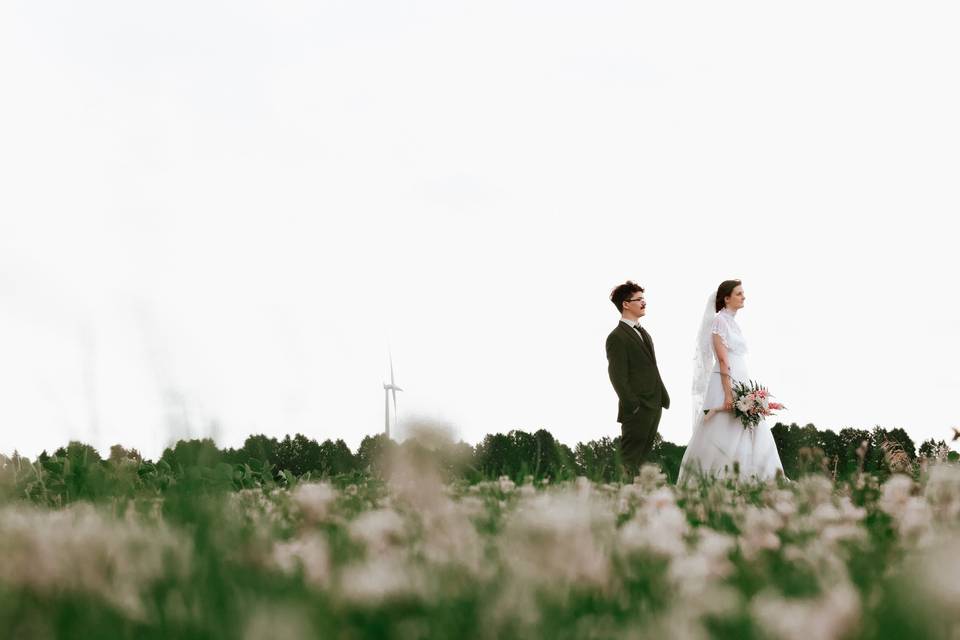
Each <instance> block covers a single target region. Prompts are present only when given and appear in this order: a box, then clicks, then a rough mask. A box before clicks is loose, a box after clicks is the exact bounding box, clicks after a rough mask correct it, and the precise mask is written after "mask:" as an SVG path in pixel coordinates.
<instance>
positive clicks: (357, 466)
mask: <svg viewBox="0 0 960 640" xmlns="http://www.w3.org/2000/svg"><path fill="white" fill-rule="evenodd" d="M772 432H773V436H774V439H775V441H776V444H777V448H778V450H779V452H780V459H781V461H782V463H783V466H784V471H785V473H786V475H787V476H788V477H791V478H795V477H798V476H800V475H802V474H804V473H811V472H816V473H823V474H826V475H828V476H830V477H832V478H833V479H835V480H842V479H846V478H849V477H850V476H851V475H853V474H856V473H858V472H867V473H875V474H880V475H885V474H888V473H890V472H893V471H902V472H910V471H911V470H912V469H914V468H915V467H916V466H917V465H918V464H919V462H920V461H921V460H923V459H931V458H940V459H945V458H948V457H950V458H952V459H956V457H957V453H956V452H952V451H951V450H950V448H949V446H948V445H947V443H946V441H945V440H934V439H928V440H926V441H924V442H923V443H921V444H920V446H919V447H917V446H916V445H915V443H914V442H913V440H912V439H911V438H910V436H909V435H908V434H907V433H906V431H904V430H903V429H901V428H893V429H885V428H882V427H879V426H877V427H875V428H873V429H872V430H866V429H857V428H852V427H850V428H844V429H841V430H840V431H839V432H834V431H832V430H829V429H827V430H823V431H821V430H819V429H817V428H816V427H815V426H814V425H812V424H807V425H805V426H803V427H801V426H798V425H797V424H790V425H785V424H782V423H777V424H775V425H774V426H773V428H772ZM685 449H686V448H685V447H683V446H680V445H676V444H674V443H672V442H668V441H666V440H663V439H662V438H661V437H660V436H659V435H658V436H657V438H656V441H655V443H654V447H653V450H652V452H651V455H650V459H649V462H652V463H655V464H658V465H660V467H661V468H662V470H663V471H664V473H666V475H667V476H668V477H669V478H670V479H671V480H672V481H675V480H676V477H677V473H678V471H679V468H680V461H681V459H682V458H683V453H684V451H685ZM398 452H399V453H403V454H405V455H406V456H407V458H408V459H412V460H414V461H416V460H422V461H423V462H424V463H426V462H428V461H429V463H430V464H431V465H433V467H434V468H436V469H438V470H439V471H440V472H442V473H443V474H444V475H445V476H446V478H447V479H451V480H453V479H460V480H464V481H468V482H476V481H480V480H485V479H495V478H498V477H500V476H508V477H510V478H512V479H514V480H515V481H522V480H523V479H525V478H527V477H529V476H532V477H533V478H535V479H537V480H542V479H550V480H554V481H560V480H567V479H571V478H575V477H577V476H586V477H588V478H590V479H591V480H594V481H603V482H611V481H615V480H623V479H624V478H623V477H622V466H621V461H620V453H619V437H616V438H609V437H602V438H599V439H597V440H590V441H588V442H579V443H577V444H576V445H575V446H574V447H570V446H568V445H566V444H564V443H562V442H560V441H558V440H557V439H556V438H554V436H553V435H552V434H551V433H550V432H549V431H547V430H546V429H538V430H537V431H534V432H532V433H531V432H527V431H523V430H520V429H514V430H511V431H509V432H507V433H495V434H490V435H487V436H486V437H484V438H483V440H481V441H480V442H479V443H478V444H477V445H475V446H471V445H470V444H468V443H466V442H462V441H461V442H454V441H452V440H450V439H445V438H439V439H438V438H430V439H426V440H424V439H419V438H416V437H414V438H410V439H407V440H404V441H403V442H400V443H397V442H395V441H393V440H390V439H388V438H387V437H386V436H385V435H383V434H378V435H368V436H366V437H364V438H363V440H362V441H361V442H360V445H359V447H358V448H357V450H356V451H351V449H350V448H349V447H348V446H347V445H346V443H345V442H344V441H343V440H342V439H337V440H332V439H327V440H325V441H323V442H318V441H317V440H315V439H313V438H310V437H308V436H305V435H303V434H299V433H298V434H296V435H294V436H292V437H291V436H289V435H287V436H285V437H284V438H281V439H278V438H275V437H270V436H266V435H263V434H259V435H252V436H249V437H248V438H247V439H246V440H245V441H244V443H243V445H242V446H241V447H239V448H223V449H221V448H219V447H218V446H217V444H216V443H215V442H214V441H213V440H212V439H209V438H205V439H190V440H180V441H178V442H176V443H175V444H174V445H173V446H171V447H168V448H167V449H165V450H164V451H163V454H162V455H161V457H160V459H159V460H158V461H157V462H156V463H153V462H152V461H149V460H144V459H143V458H142V456H140V454H139V453H138V452H137V451H136V450H132V449H131V450H128V449H125V448H124V447H122V446H121V445H114V446H113V447H111V449H110V454H109V457H108V458H107V459H106V460H102V459H101V457H100V454H99V452H97V451H96V449H94V448H93V447H91V446H89V445H85V444H82V443H77V442H74V443H71V444H70V445H69V446H68V447H61V448H60V449H58V450H57V451H55V452H54V453H53V454H52V455H48V454H47V453H46V451H44V452H43V453H42V454H41V455H40V456H39V458H38V459H37V463H36V464H39V465H42V466H43V467H45V468H47V469H48V470H56V471H62V470H63V467H64V465H68V466H69V464H70V460H73V461H74V462H73V467H74V468H75V469H76V468H77V465H78V464H79V463H78V462H77V460H78V459H79V457H82V459H83V461H84V464H97V463H100V462H104V463H110V462H113V463H119V462H121V461H124V460H133V461H135V462H137V463H138V464H139V465H141V469H146V471H145V472H142V473H148V474H149V473H150V472H151V469H155V468H156V467H157V466H159V469H160V470H161V471H162V470H170V471H172V472H179V473H180V474H181V475H183V474H185V473H187V472H188V471H189V470H196V469H207V470H213V469H220V471H219V472H218V473H220V475H222V476H223V477H227V476H229V477H231V478H233V483H234V484H235V485H237V486H240V487H242V486H243V485H244V479H245V478H255V477H260V478H267V477H270V478H272V479H273V480H274V481H280V482H283V481H285V480H286V479H289V478H300V477H304V476H308V475H309V477H312V478H320V477H327V478H334V477H346V476H365V475H366V476H369V475H373V476H377V475H381V472H382V471H383V469H384V465H386V464H388V463H389V462H388V461H389V460H390V458H391V456H390V455H386V454H389V453H398ZM138 473H141V472H138ZM195 473H199V472H195ZM218 477H219V476H218Z"/></svg>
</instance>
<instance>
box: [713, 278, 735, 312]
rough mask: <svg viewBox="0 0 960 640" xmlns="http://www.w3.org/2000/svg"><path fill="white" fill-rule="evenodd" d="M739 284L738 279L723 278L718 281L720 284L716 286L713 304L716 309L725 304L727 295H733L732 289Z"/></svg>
mask: <svg viewBox="0 0 960 640" xmlns="http://www.w3.org/2000/svg"><path fill="white" fill-rule="evenodd" d="M741 284H742V283H741V282H740V281H739V280H724V281H723V282H721V283H720V286H719V287H717V303H716V305H715V306H716V308H717V311H720V309H723V308H724V307H725V306H727V300H726V298H727V296H730V295H733V290H734V289H736V288H737V287H739V286H740V285H741Z"/></svg>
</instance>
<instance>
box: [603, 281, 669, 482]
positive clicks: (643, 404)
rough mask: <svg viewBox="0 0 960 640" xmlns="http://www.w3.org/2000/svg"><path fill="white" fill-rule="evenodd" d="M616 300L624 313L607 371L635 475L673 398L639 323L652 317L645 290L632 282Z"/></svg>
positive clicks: (611, 341) (624, 450)
mask: <svg viewBox="0 0 960 640" xmlns="http://www.w3.org/2000/svg"><path fill="white" fill-rule="evenodd" d="M610 300H611V301H612V302H613V306H615V307H616V308H617V311H619V312H620V322H618V323H617V328H616V329H614V330H613V331H611V332H610V335H609V336H607V362H608V367H607V370H608V371H609V373H610V382H611V383H613V388H614V390H615V391H616V392H617V397H619V398H620V411H619V413H618V415H617V422H619V423H620V425H621V426H620V434H621V436H620V452H621V456H622V458H623V462H624V465H625V466H626V467H627V471H628V472H629V473H631V474H633V473H636V472H637V470H638V469H639V467H640V465H641V464H642V463H643V461H644V459H645V458H646V457H647V455H648V454H649V453H650V449H651V448H652V447H653V439H654V437H655V436H656V435H657V427H658V426H659V425H660V414H661V412H662V410H663V409H669V408H670V396H669V395H667V389H666V387H664V386H663V380H661V379H660V370H659V369H657V355H656V353H655V352H654V350H653V340H651V339H650V334H649V333H647V332H646V330H645V329H644V328H643V327H641V326H640V322H639V321H640V318H642V317H644V316H645V315H646V314H647V302H646V300H645V299H644V297H643V287H641V286H640V285H638V284H636V283H635V282H631V281H629V280H627V281H626V282H625V283H623V284H621V285H620V286H618V287H617V288H616V289H614V290H613V292H612V293H611V294H610Z"/></svg>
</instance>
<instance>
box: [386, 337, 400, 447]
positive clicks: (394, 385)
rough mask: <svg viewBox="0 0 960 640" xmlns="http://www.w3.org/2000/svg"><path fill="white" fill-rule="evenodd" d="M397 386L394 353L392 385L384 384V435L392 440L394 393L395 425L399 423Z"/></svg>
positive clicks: (391, 375) (391, 365)
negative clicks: (391, 412) (391, 402)
mask: <svg viewBox="0 0 960 640" xmlns="http://www.w3.org/2000/svg"><path fill="white" fill-rule="evenodd" d="M397 391H403V389H401V388H400V387H398V386H397V383H396V381H395V380H394V377H393V353H392V352H391V353H390V384H387V383H383V433H384V434H385V435H386V436H387V439H389V438H390V394H391V393H393V423H394V424H396V423H397Z"/></svg>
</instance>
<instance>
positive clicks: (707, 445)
mask: <svg viewBox="0 0 960 640" xmlns="http://www.w3.org/2000/svg"><path fill="white" fill-rule="evenodd" d="M745 302H746V297H745V296H744V295H743V286H741V284H740V281H739V280H726V281H724V282H722V283H721V284H720V286H719V287H718V288H717V293H716V296H713V295H711V296H710V299H709V300H708V301H707V309H706V311H705V312H704V317H703V322H702V323H701V327H700V333H699V335H698V337H697V353H696V356H695V358H694V372H693V411H694V417H693V435H692V436H691V437H690V444H688V445H687V450H686V452H685V453H684V454H683V461H682V462H681V463H680V476H679V477H678V478H677V484H683V483H684V482H685V481H687V480H688V479H689V478H690V477H691V476H696V475H707V476H717V475H719V474H721V473H723V472H725V471H726V472H733V471H734V470H735V469H737V470H739V475H740V477H741V478H745V479H746V478H751V477H755V478H756V479H759V480H768V479H770V478H773V477H775V476H776V475H778V474H782V473H783V465H782V464H780V454H779V453H778V452H777V444H776V442H774V439H773V434H772V433H771V432H770V427H768V426H767V424H766V422H764V421H763V420H761V421H760V423H759V424H757V425H756V426H755V427H754V428H753V429H745V428H744V426H743V424H742V423H741V422H740V419H739V418H737V417H736V415H735V414H734V412H733V386H734V383H735V382H738V381H739V382H749V380H750V376H749V373H748V372H747V361H746V357H745V356H746V354H747V343H746V340H744V337H743V333H741V331H740V326H739V325H737V312H738V311H740V309H742V308H743V305H744V303H745Z"/></svg>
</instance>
